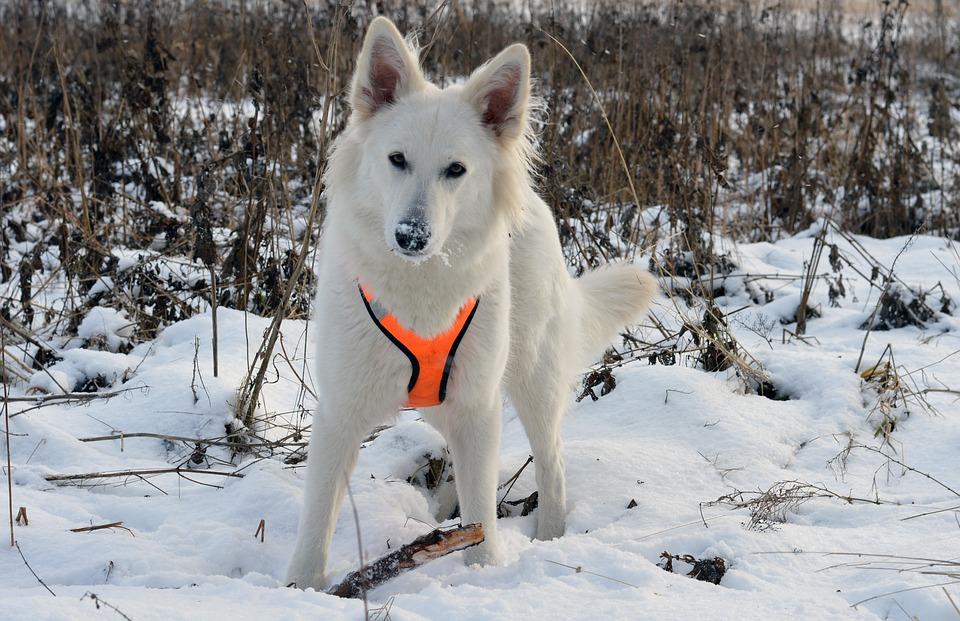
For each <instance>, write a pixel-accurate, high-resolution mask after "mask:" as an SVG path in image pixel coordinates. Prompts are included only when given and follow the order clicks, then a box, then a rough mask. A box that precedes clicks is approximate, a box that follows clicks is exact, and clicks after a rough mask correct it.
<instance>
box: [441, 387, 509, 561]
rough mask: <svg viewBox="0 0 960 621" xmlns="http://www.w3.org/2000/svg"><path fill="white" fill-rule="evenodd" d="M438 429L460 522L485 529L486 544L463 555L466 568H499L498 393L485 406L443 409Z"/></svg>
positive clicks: (471, 404) (469, 405) (478, 404)
mask: <svg viewBox="0 0 960 621" xmlns="http://www.w3.org/2000/svg"><path fill="white" fill-rule="evenodd" d="M443 410H444V411H443V413H442V416H443V417H444V419H445V420H443V422H442V423H441V424H440V425H439V426H440V428H441V429H442V430H443V432H444V435H445V436H446V439H447V445H448V446H449V448H450V452H451V453H452V454H453V466H454V475H455V479H454V480H455V481H456V487H457V498H458V499H459V501H460V519H461V521H462V523H463V524H473V523H476V522H479V523H480V524H482V525H483V538H484V539H483V543H482V544H480V545H479V546H474V547H472V548H468V549H467V550H466V551H465V552H464V560H465V561H466V563H467V564H474V563H481V564H494V565H496V564H499V563H500V562H501V558H502V557H501V551H500V545H499V541H498V538H497V475H498V472H499V456H500V426H501V421H500V410H501V398H500V393H499V391H496V394H495V396H493V397H492V398H490V399H489V400H488V401H487V402H485V403H469V404H463V405H459V406H457V407H456V408H443Z"/></svg>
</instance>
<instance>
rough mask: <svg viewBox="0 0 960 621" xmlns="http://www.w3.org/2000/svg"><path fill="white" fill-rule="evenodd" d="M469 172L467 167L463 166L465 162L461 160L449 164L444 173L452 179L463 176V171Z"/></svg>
mask: <svg viewBox="0 0 960 621" xmlns="http://www.w3.org/2000/svg"><path fill="white" fill-rule="evenodd" d="M465 172H467V169H466V168H464V167H463V164H461V163H460V162H454V163H453V164H450V165H449V166H447V170H445V171H444V174H445V175H446V176H447V177H450V178H451V179H456V178H457V177H460V176H463V173H465Z"/></svg>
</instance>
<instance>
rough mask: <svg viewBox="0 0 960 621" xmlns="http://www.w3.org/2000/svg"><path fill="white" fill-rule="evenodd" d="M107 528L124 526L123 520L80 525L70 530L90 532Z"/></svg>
mask: <svg viewBox="0 0 960 621" xmlns="http://www.w3.org/2000/svg"><path fill="white" fill-rule="evenodd" d="M105 528H123V522H110V523H109V524H96V525H94V526H80V527H79V528H71V529H70V532H71V533H88V532H90V531H92V530H103V529H105ZM126 530H128V529H126Z"/></svg>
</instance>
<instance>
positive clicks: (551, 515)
mask: <svg viewBox="0 0 960 621" xmlns="http://www.w3.org/2000/svg"><path fill="white" fill-rule="evenodd" d="M524 375H525V377H516V376H515V377H512V378H511V380H510V382H509V383H508V386H507V387H508V390H509V393H510V400H511V401H512V402H513V405H514V407H515V408H516V410H517V414H518V415H519V416H520V422H522V423H523V429H524V431H526V434H527V439H528V440H529V442H530V449H531V450H532V451H533V465H534V469H535V471H536V476H537V500H538V502H537V539H555V538H557V537H560V536H562V535H563V532H564V528H565V524H566V513H567V494H566V483H565V480H564V466H563V455H562V454H561V440H560V422H561V420H562V418H563V412H564V409H565V407H566V401H567V399H568V398H569V396H570V395H569V390H567V387H566V385H565V384H561V383H559V382H557V381H556V378H555V377H551V376H550V375H549V374H548V373H544V374H538V373H536V372H533V373H530V374H524Z"/></svg>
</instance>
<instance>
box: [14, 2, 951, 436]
mask: <svg viewBox="0 0 960 621" xmlns="http://www.w3.org/2000/svg"><path fill="white" fill-rule="evenodd" d="M381 5H382V6H383V11H384V12H386V13H387V14H388V15H390V16H391V17H392V18H393V19H394V20H395V21H396V22H397V24H398V26H399V27H400V28H401V30H406V31H417V32H419V34H420V42H421V44H422V45H423V54H422V57H423V63H424V67H425V69H426V70H427V72H428V73H429V74H430V75H431V76H432V77H433V78H434V79H435V80H436V81H438V82H439V83H440V84H447V83H449V82H450V81H452V80H456V79H459V78H460V77H462V76H464V75H465V74H467V73H468V72H469V71H470V70H471V69H473V68H474V67H476V66H478V65H479V64H480V63H481V62H483V60H485V59H486V58H488V57H489V56H491V55H492V54H493V53H495V52H496V51H498V50H499V49H500V48H502V47H503V46H505V45H507V44H508V43H510V42H513V41H517V40H519V41H523V42H525V43H527V45H528V46H530V48H531V50H532V52H533V56H534V59H535V64H536V74H537V76H538V77H539V79H540V81H539V84H538V92H539V94H540V95H541V96H542V98H543V99H544V101H545V103H546V108H547V110H548V112H547V113H546V115H544V116H543V117H542V118H540V119H539V120H538V127H539V130H540V138H541V143H542V145H543V153H544V159H543V163H542V166H541V170H540V172H541V176H540V188H541V191H542V193H543V195H544V197H545V198H546V199H547V201H548V202H549V203H550V205H551V207H552V208H553V209H554V211H555V213H556V215H557V221H558V225H559V229H560V233H561V238H562V241H563V245H564V249H565V251H566V253H567V258H568V261H569V263H570V265H571V267H572V268H573V269H574V271H581V270H583V269H586V268H588V267H591V266H594V265H597V264H599V263H601V262H605V261H608V260H610V259H614V258H617V257H633V256H635V255H637V254H644V253H648V254H649V253H651V252H652V256H651V264H652V266H653V267H654V268H655V269H656V270H657V271H658V272H659V273H660V274H661V275H662V276H663V277H664V278H665V279H668V280H669V281H670V282H671V283H673V286H672V288H671V294H672V300H673V302H672V303H673V305H674V307H675V310H677V312H678V313H679V314H680V315H681V316H682V317H686V319H685V320H684V323H685V326H684V330H685V332H684V333H681V334H675V333H674V334H671V333H669V331H666V330H664V329H663V328H662V326H661V327H660V330H661V336H662V337H663V341H662V342H661V343H659V344H636V343H635V344H634V345H636V346H635V347H634V348H633V349H634V350H636V351H634V352H633V353H635V354H638V353H640V352H643V355H651V356H655V357H656V358H657V359H658V360H661V361H665V360H668V359H670V357H671V356H673V357H674V358H676V356H677V355H682V353H683V352H686V353H689V354H690V355H691V356H694V357H695V360H696V364H698V365H699V366H702V367H704V368H707V369H708V370H722V369H725V368H730V367H731V366H732V367H735V368H736V369H737V372H738V373H740V374H741V375H742V376H743V377H744V379H745V381H746V382H747V383H748V384H753V385H755V386H756V387H762V386H763V384H764V382H765V377H764V374H763V373H762V370H761V369H759V365H757V364H756V363H755V361H754V360H753V359H752V357H751V356H750V354H749V352H745V351H743V349H742V348H741V347H739V345H738V344H737V343H736V342H735V341H734V340H732V337H729V330H728V329H727V327H726V325H725V322H726V318H725V317H723V316H721V315H720V314H719V312H718V311H716V309H715V308H713V307H712V304H711V300H712V298H713V297H714V295H715V294H716V292H717V291H718V290H722V283H723V278H724V276H725V275H726V274H729V273H730V271H731V270H732V269H734V268H735V266H734V265H733V264H732V262H731V261H730V260H729V258H728V257H724V256H718V253H717V252H716V249H715V237H714V234H715V233H717V232H720V233H723V234H726V235H730V236H733V237H735V238H739V239H747V240H761V239H767V240H769V239H776V238H778V237H780V236H782V235H785V234H790V233H792V232H795V231H797V230H800V229H803V228H805V227H807V226H808V225H809V224H810V223H811V222H812V221H813V220H814V219H815V218H818V217H821V216H825V215H826V216H830V217H831V218H832V219H833V220H834V221H835V222H837V223H838V225H839V227H840V229H841V230H843V231H846V232H854V233H866V234H870V235H874V236H881V237H883V236H890V235H900V234H907V233H912V232H914V231H915V230H917V229H918V227H920V226H922V227H923V229H924V231H926V232H931V233H938V234H943V235H950V236H953V235H956V234H957V232H958V230H960V212H958V208H957V205H956V204H955V202H956V198H955V192H954V189H955V188H960V185H958V183H960V181H958V180H957V178H956V177H957V175H958V173H957V172H956V171H958V170H960V145H958V140H957V138H958V128H957V127H956V122H955V116H956V115H955V112H951V109H952V108H951V107H952V106H953V105H954V104H953V103H952V102H955V101H957V100H958V99H960V71H958V69H957V63H956V62H955V61H956V58H955V57H956V54H957V51H956V49H957V46H956V43H955V42H956V39H957V36H958V33H960V30H958V25H957V22H956V21H955V20H954V19H953V17H952V13H951V11H952V10H953V9H952V8H951V7H943V11H939V10H938V9H937V7H938V6H940V5H939V4H938V3H937V2H935V1H932V4H931V3H926V4H924V5H923V6H920V5H921V3H916V4H915V5H914V6H911V7H909V8H908V7H907V5H906V3H904V2H900V1H894V2H889V3H879V2H878V3H876V4H875V5H872V6H873V7H874V8H873V9H869V10H868V9H866V8H862V7H863V6H865V4H864V3H856V4H852V3H849V2H833V1H826V0H824V1H823V2H816V3H809V2H808V3H807V4H806V6H800V5H798V4H791V3H789V2H785V3H779V4H777V5H775V6H770V7H767V6H759V5H758V4H755V3H752V2H747V1H746V0H740V1H737V0H727V1H723V2H717V1H712V2H711V1H706V0H704V1H694V2H679V1H676V2H673V1H671V2H652V3H629V2H604V3H600V4H594V3H582V4H579V3H572V2H571V3H562V2H561V3H546V4H543V5H537V6H533V7H532V8H530V9H529V11H528V12H527V13H525V14H524V16H523V17H520V16H519V15H518V13H517V12H516V10H515V8H514V7H512V5H510V4H507V3H502V2H492V1H491V2H485V3H477V4H475V5H465V4H460V3H458V2H441V3H440V4H439V5H436V4H433V3H430V4H428V3H426V2H420V3H405V2H399V1H396V2H385V3H381ZM801 9H802V10H801ZM811 9H817V10H815V11H814V12H813V13H812V14H811V13H810V10H811ZM371 17H372V15H371V14H369V13H366V12H364V11H362V10H360V9H358V8H354V9H351V10H350V11H344V10H342V9H340V8H338V6H337V5H336V4H334V3H333V2H328V1H318V2H310V3H297V2H291V3H273V2H265V3H227V2H222V3H221V2H196V1H193V0H178V1H176V2H169V3H153V2H148V1H147V0H134V1H131V2H127V3H116V4H102V3H96V2H79V3H71V4H69V5H60V4H55V3H32V2H26V1H22V2H12V3H6V4H3V5H2V6H0V119H2V126H0V209H2V220H3V227H2V229H0V236H2V239H3V247H4V251H3V253H2V255H0V318H2V319H3V327H4V329H5V331H7V332H8V333H9V334H10V335H11V338H10V340H9V342H8V347H7V349H8V350H9V352H8V353H9V354H10V355H9V356H7V357H6V358H7V359H8V360H10V362H9V363H8V364H5V365H4V371H3V372H4V376H5V377H11V378H14V379H17V378H19V379H20V380H22V379H24V378H25V377H28V376H29V375H30V374H31V373H32V372H34V371H36V370H38V369H44V368H46V367H47V366H49V364H50V363H51V362H52V361H53V360H55V359H56V356H57V347H58V346H59V344H60V343H62V341H63V339H64V338H65V337H67V336H70V335H74V334H75V333H76V329H77V326H78V325H79V322H80V321H81V320H82V319H83V317H84V316H85V315H86V314H87V313H88V312H89V309H91V308H92V307H94V306H110V307H113V308H118V309H122V310H124V311H125V312H126V314H127V316H128V317H129V318H130V321H131V323H132V325H133V326H134V333H133V335H132V337H131V338H130V339H129V340H128V341H127V342H125V343H124V345H123V347H130V346H132V344H133V343H135V342H137V341H142V340H147V339H150V338H153V336H155V335H156V333H157V331H158V330H159V329H161V328H162V327H164V326H165V325H167V324H169V323H171V322H174V321H178V320H181V319H184V318H186V317H189V316H191V315H193V314H195V313H197V312H203V311H206V310H208V309H210V308H211V307H213V306H220V307H227V308H238V309H243V310H246V311H250V312H253V313H257V314H261V315H272V316H277V317H306V316H307V315H308V313H309V310H310V301H311V299H312V291H313V274H314V270H313V269H310V268H311V267H316V266H314V265H312V257H313V250H314V248H315V242H316V240H317V232H318V229H319V226H318V224H319V223H321V222H322V219H323V213H324V209H325V205H324V204H323V201H322V199H321V198H320V193H319V191H318V190H320V189H321V186H320V185H319V182H318V179H319V173H320V172H321V171H322V166H323V161H324V157H325V148H326V145H327V144H329V141H330V140H331V139H332V138H333V137H334V136H335V135H336V134H337V132H338V131H339V130H340V129H341V128H342V126H343V124H344V122H345V119H346V115H347V113H348V111H347V108H346V102H345V98H344V89H345V85H346V84H347V83H348V78H349V75H350V72H351V70H352V63H353V56H354V54H355V52H356V50H357V48H358V46H359V44H360V41H361V37H362V33H363V30H364V28H365V26H366V24H367V23H368V22H369V20H370V19H371ZM905 24H906V26H905ZM587 78H588V79H587ZM651 206H657V207H653V208H651ZM658 237H659V238H658ZM120 255H123V257H124V261H121V260H120ZM812 284H813V281H812V280H811V281H810V285H811V286H812ZM841 285H842V283H841ZM831 286H832V285H831ZM718 288H719V289H718ZM696 300H702V301H703V303H702V304H701V303H699V302H696V303H695V301H696ZM691 304H692V306H690V305H691ZM800 332H802V329H801V330H799V331H798V334H799V333H800ZM684 334H686V335H687V336H688V337H690V338H691V339H692V342H687V343H680V342H679V341H680V339H681V337H682V336H683V335H684ZM277 338H278V337H277V331H276V330H272V331H271V335H270V337H269V338H268V339H267V340H266V342H265V343H264V347H263V348H262V352H261V355H260V356H259V358H258V359H257V360H251V361H248V366H249V367H250V368H251V372H250V378H249V381H248V382H246V383H245V386H244V387H242V391H241V395H240V398H239V399H238V401H239V406H240V410H241V414H242V415H243V416H242V418H244V419H245V420H247V421H248V422H249V421H250V420H251V417H252V413H253V412H254V411H256V409H257V404H258V402H259V401H258V394H259V392H258V391H259V386H260V385H261V384H262V381H263V369H264V368H265V361H266V360H267V359H269V358H270V354H271V353H272V351H273V349H274V346H275V342H276V339H277ZM88 346H91V347H92V346H96V344H95V343H90V344H88ZM295 357H296V354H294V356H293V358H295ZM287 360H288V364H289V366H290V367H291V368H294V363H293V362H292V361H291V357H287ZM94 384H96V382H94ZM75 388H76V387H72V386H70V387H64V389H65V392H70V391H72V390H74V389H75ZM758 389H759V388H758ZM306 394H307V391H303V396H304V397H306ZM291 433H294V432H291Z"/></svg>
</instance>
